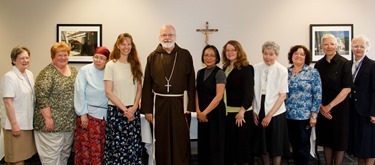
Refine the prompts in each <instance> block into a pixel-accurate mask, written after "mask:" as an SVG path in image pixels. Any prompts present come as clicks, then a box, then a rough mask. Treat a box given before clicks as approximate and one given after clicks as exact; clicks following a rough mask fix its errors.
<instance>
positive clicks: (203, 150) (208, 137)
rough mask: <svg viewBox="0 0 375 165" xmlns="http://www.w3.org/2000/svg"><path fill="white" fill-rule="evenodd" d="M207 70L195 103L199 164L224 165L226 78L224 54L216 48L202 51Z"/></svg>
mask: <svg viewBox="0 0 375 165" xmlns="http://www.w3.org/2000/svg"><path fill="white" fill-rule="evenodd" d="M202 62H203V63H204V64H205V65H206V67H205V68H203V69H201V70H199V71H198V74H197V81H196V84H197V85H196V91H197V93H196V95H195V98H196V100H195V104H196V106H195V107H196V111H197V117H198V121H199V123H198V162H199V164H207V165H220V164H222V165H223V164H224V145H225V131H224V130H225V104H224V100H223V94H224V90H225V83H226V77H225V74H224V72H223V70H222V69H221V68H219V67H218V66H216V64H217V63H219V62H220V54H219V51H218V50H217V48H216V47H215V46H213V45H207V46H206V47H205V48H204V49H203V52H202Z"/></svg>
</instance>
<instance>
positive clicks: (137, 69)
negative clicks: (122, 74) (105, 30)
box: [109, 33, 143, 83]
mask: <svg viewBox="0 0 375 165" xmlns="http://www.w3.org/2000/svg"><path fill="white" fill-rule="evenodd" d="M126 38H128V39H130V42H131V44H132V48H131V50H130V53H129V55H128V59H127V60H128V62H129V63H130V68H131V72H132V74H133V83H135V81H138V83H142V76H143V73H142V70H141V63H140V61H139V57H138V51H137V48H136V47H135V44H134V42H133V37H132V36H131V35H130V34H129V33H122V34H120V35H119V36H118V37H117V40H116V43H115V44H114V45H113V50H112V52H111V55H110V57H109V59H110V60H113V61H114V62H116V61H117V60H118V59H119V58H120V57H121V52H120V50H119V49H118V48H117V46H118V45H120V44H121V43H122V42H123V41H124V40H125V39H126Z"/></svg>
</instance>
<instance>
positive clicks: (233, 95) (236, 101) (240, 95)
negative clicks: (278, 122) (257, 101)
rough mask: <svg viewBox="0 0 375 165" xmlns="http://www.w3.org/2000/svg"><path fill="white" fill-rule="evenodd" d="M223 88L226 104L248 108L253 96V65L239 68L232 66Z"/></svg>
mask: <svg viewBox="0 0 375 165" xmlns="http://www.w3.org/2000/svg"><path fill="white" fill-rule="evenodd" d="M225 69H226V68H224V71H225ZM225 90H226V94H227V102H226V103H227V106H231V107H244V108H245V110H246V109H249V108H250V106H251V104H252V102H253V97H254V67H253V66H251V65H248V66H242V67H241V69H237V68H233V70H232V71H231V72H230V73H229V75H228V76H227V84H226V85H225Z"/></svg>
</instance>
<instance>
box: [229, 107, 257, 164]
mask: <svg viewBox="0 0 375 165" xmlns="http://www.w3.org/2000/svg"><path fill="white" fill-rule="evenodd" d="M236 115H237V113H228V114H227V116H226V117H225V162H226V163H225V164H234V163H237V164H243V163H249V164H253V163H252V161H253V152H252V148H253V145H252V144H253V134H252V133H253V131H252V130H253V128H254V122H253V111H247V112H245V116H244V118H245V121H246V123H244V124H243V125H242V127H238V126H237V125H236V118H235V116H236Z"/></svg>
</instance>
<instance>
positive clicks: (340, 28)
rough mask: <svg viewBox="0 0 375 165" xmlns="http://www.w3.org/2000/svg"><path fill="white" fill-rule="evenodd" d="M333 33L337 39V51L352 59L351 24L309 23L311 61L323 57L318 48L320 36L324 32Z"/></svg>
mask: <svg viewBox="0 0 375 165" xmlns="http://www.w3.org/2000/svg"><path fill="white" fill-rule="evenodd" d="M328 33H330V34H333V35H334V36H335V37H336V39H337V52H338V53H339V54H340V55H342V56H343V57H345V58H346V59H348V60H352V47H351V40H352V38H353V24H311V25H310V51H311V55H312V62H316V61H318V60H319V59H321V58H322V57H324V52H323V50H322V49H321V48H320V44H321V38H322V37H323V35H325V34H328Z"/></svg>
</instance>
